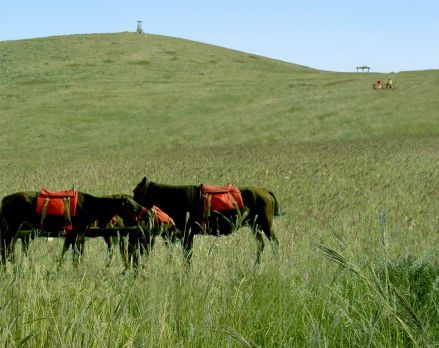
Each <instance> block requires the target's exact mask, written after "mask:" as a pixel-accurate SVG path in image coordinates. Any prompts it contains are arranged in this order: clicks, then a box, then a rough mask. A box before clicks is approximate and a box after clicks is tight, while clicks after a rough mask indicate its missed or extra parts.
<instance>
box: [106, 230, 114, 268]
mask: <svg viewBox="0 0 439 348" xmlns="http://www.w3.org/2000/svg"><path fill="white" fill-rule="evenodd" d="M104 240H105V244H107V263H106V265H105V266H106V267H107V268H108V267H110V264H111V261H112V260H113V254H114V251H113V237H109V236H104Z"/></svg>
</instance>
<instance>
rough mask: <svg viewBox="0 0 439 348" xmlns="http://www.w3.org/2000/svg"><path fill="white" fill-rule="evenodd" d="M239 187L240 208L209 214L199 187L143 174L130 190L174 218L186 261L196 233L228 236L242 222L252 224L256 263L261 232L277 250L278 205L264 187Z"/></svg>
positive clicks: (139, 199)
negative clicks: (165, 182)
mask: <svg viewBox="0 0 439 348" xmlns="http://www.w3.org/2000/svg"><path fill="white" fill-rule="evenodd" d="M239 190H240V192H241V195H242V203H243V206H242V208H240V209H232V210H228V211H221V212H216V211H212V212H210V213H209V214H210V215H209V214H206V211H205V200H204V199H203V198H202V191H201V187H200V186H196V185H185V186H175V185H163V184H157V183H154V182H151V181H148V179H147V178H146V177H144V178H143V180H142V181H141V182H140V183H139V184H137V186H136V187H135V188H134V190H133V192H134V200H135V201H137V202H138V203H139V204H141V205H143V206H144V207H145V208H147V209H149V208H151V207H152V205H157V206H159V207H160V208H161V209H163V210H164V211H166V213H168V214H169V216H171V217H172V218H173V219H174V221H175V224H176V226H177V228H178V229H179V230H180V231H183V232H182V233H183V238H182V245H183V249H184V251H185V256H186V259H187V261H188V262H190V259H191V256H192V244H193V239H194V236H195V235H196V234H201V233H204V234H209V235H213V236H220V235H227V234H230V233H231V232H233V231H234V230H236V229H237V228H239V227H240V226H241V225H243V224H245V225H248V226H250V227H251V229H252V231H253V233H254V235H255V237H256V240H257V242H258V251H257V254H256V263H259V261H260V256H261V253H262V251H263V250H264V239H263V237H262V235H261V233H260V231H262V232H263V233H264V234H265V236H266V237H267V238H268V240H269V241H270V242H272V245H273V246H274V249H275V251H276V250H277V247H278V244H279V243H278V240H277V238H276V236H275V235H274V232H273V218H274V216H278V215H279V205H278V202H277V200H276V198H275V196H274V194H273V193H272V192H270V191H268V190H266V189H264V188H260V187H242V188H239ZM207 215H208V216H207Z"/></svg>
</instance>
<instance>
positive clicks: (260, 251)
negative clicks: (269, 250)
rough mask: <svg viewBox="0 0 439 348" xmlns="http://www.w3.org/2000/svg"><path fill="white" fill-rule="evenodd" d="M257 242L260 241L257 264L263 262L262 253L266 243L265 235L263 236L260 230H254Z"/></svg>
mask: <svg viewBox="0 0 439 348" xmlns="http://www.w3.org/2000/svg"><path fill="white" fill-rule="evenodd" d="M254 234H255V238H256V242H257V243H258V251H257V253H256V261H255V264H256V265H258V264H259V263H260V262H261V254H262V252H263V251H264V247H265V243H264V237H263V236H262V233H261V232H260V231H258V230H254Z"/></svg>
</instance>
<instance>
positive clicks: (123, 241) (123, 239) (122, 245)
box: [119, 236, 129, 268]
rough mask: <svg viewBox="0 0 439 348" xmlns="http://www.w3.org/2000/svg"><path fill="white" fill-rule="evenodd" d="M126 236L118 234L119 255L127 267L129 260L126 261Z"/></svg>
mask: <svg viewBox="0 0 439 348" xmlns="http://www.w3.org/2000/svg"><path fill="white" fill-rule="evenodd" d="M127 239H128V238H127V237H122V236H119V251H120V256H121V257H122V262H123V264H124V266H125V268H128V266H129V262H128V240H127Z"/></svg>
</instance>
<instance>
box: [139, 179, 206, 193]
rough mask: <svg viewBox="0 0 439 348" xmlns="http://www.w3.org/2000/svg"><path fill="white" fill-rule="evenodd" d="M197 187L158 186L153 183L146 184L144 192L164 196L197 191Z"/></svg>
mask: <svg viewBox="0 0 439 348" xmlns="http://www.w3.org/2000/svg"><path fill="white" fill-rule="evenodd" d="M197 189H198V186H196V185H167V184H159V183H155V182H152V181H150V182H148V183H147V184H146V187H145V191H144V192H149V193H155V192H160V193H165V194H168V193H169V194H173V193H182V192H185V193H187V192H189V191H193V190H197Z"/></svg>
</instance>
